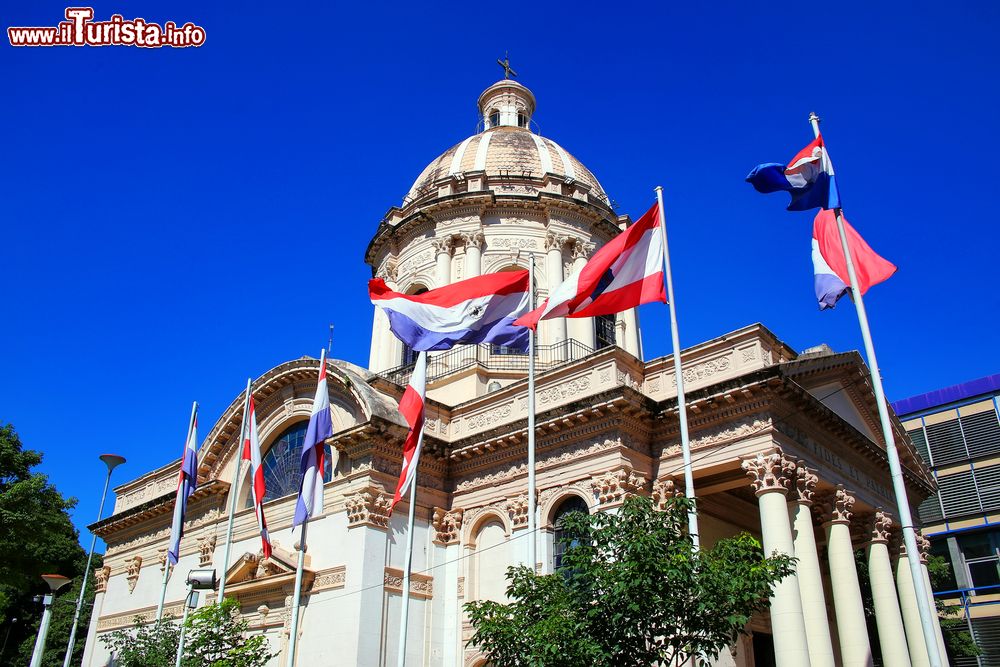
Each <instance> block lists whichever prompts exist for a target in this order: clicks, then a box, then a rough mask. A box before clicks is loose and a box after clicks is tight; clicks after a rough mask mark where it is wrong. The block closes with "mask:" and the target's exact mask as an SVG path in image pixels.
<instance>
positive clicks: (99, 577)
mask: <svg viewBox="0 0 1000 667" xmlns="http://www.w3.org/2000/svg"><path fill="white" fill-rule="evenodd" d="M110 578H111V567H109V566H108V565H104V566H103V567H99V568H96V569H95V570H94V592H95V593H103V592H105V591H106V590H108V579H110Z"/></svg>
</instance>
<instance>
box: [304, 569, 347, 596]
mask: <svg viewBox="0 0 1000 667" xmlns="http://www.w3.org/2000/svg"><path fill="white" fill-rule="evenodd" d="M346 584H347V566H345V565H338V566H337V567H332V568H330V569H328V570H320V571H319V572H317V573H316V578H315V579H314V580H313V585H312V588H311V589H310V593H317V592H319V591H324V590H327V589H328V588H343V587H344V586H345V585H346Z"/></svg>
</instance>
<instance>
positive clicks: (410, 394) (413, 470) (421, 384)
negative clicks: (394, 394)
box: [389, 352, 427, 514]
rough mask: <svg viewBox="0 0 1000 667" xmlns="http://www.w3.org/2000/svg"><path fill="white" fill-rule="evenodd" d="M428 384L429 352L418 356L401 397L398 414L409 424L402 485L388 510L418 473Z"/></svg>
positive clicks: (397, 486) (404, 447)
mask: <svg viewBox="0 0 1000 667" xmlns="http://www.w3.org/2000/svg"><path fill="white" fill-rule="evenodd" d="M426 387H427V353H426V352H421V353H420V354H419V355H418V356H417V363H416V365H415V366H414V367H413V373H411V374H410V383H409V384H408V385H407V387H406V391H404V392H403V397H402V398H401V399H399V414H401V415H403V419H405V420H406V423H407V424H408V425H409V426H410V430H409V432H408V433H407V434H406V442H405V443H404V444H403V468H402V470H400V472H399V484H397V485H396V493H395V494H394V495H393V496H392V505H391V506H390V507H389V513H390V514H392V509H393V508H394V507H395V506H396V503H398V502H399V499H400V498H402V497H403V494H404V493H406V492H407V491H408V490H409V489H410V484H412V483H413V480H414V478H416V476H417V463H418V462H419V461H420V448H421V446H422V445H423V442H424V396H425V395H426Z"/></svg>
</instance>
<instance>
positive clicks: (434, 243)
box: [431, 236, 455, 255]
mask: <svg viewBox="0 0 1000 667" xmlns="http://www.w3.org/2000/svg"><path fill="white" fill-rule="evenodd" d="M431 247H433V248H434V254H435V255H440V254H441V253H447V254H449V255H450V254H451V253H452V250H454V248H455V239H454V238H452V237H451V236H442V237H441V238H436V239H432V240H431Z"/></svg>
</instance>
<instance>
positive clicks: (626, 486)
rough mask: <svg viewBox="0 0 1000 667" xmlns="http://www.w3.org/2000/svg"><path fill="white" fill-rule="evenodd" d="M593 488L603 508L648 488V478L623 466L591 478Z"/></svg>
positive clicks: (619, 502)
mask: <svg viewBox="0 0 1000 667" xmlns="http://www.w3.org/2000/svg"><path fill="white" fill-rule="evenodd" d="M590 486H591V488H592V489H593V491H594V495H595V496H597V502H598V503H600V504H601V506H602V508H603V507H606V506H609V505H618V504H621V503H622V502H623V501H624V500H625V498H626V497H628V496H629V495H632V494H634V493H639V492H640V491H642V490H644V489H645V488H646V478H645V477H643V476H642V475H637V474H636V473H635V472H633V471H632V469H631V468H628V467H626V468H622V469H621V470H614V471H612V472H607V473H604V474H602V475H596V476H594V477H593V478H592V479H591V483H590Z"/></svg>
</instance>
